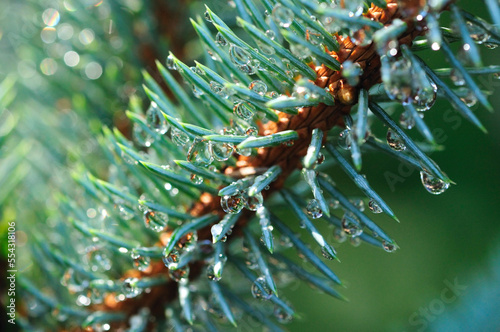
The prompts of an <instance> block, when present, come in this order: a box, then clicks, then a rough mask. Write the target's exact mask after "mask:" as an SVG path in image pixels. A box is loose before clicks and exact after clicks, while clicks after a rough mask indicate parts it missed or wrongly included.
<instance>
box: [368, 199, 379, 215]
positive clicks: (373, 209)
mask: <svg viewBox="0 0 500 332" xmlns="http://www.w3.org/2000/svg"><path fill="white" fill-rule="evenodd" d="M368 207H369V208H370V211H371V212H373V213H382V208H381V207H380V206H379V205H378V204H377V202H375V201H374V200H373V198H372V199H370V202H368Z"/></svg>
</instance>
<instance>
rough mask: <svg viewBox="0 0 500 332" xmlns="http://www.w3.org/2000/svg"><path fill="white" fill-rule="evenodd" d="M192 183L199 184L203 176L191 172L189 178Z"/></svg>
mask: <svg viewBox="0 0 500 332" xmlns="http://www.w3.org/2000/svg"><path fill="white" fill-rule="evenodd" d="M189 179H190V180H191V182H192V183H194V184H195V185H199V184H202V183H203V177H202V176H201V175H198V174H194V173H191V177H190V178H189Z"/></svg>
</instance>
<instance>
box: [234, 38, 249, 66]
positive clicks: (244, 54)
mask: <svg viewBox="0 0 500 332" xmlns="http://www.w3.org/2000/svg"><path fill="white" fill-rule="evenodd" d="M229 57H230V59H231V61H232V62H233V63H234V64H235V65H236V66H238V67H241V66H245V65H249V64H250V62H251V61H252V56H251V55H250V53H249V52H248V51H247V50H245V49H243V48H241V47H239V46H236V45H234V44H231V46H230V47H229Z"/></svg>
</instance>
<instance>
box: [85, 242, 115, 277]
mask: <svg viewBox="0 0 500 332" xmlns="http://www.w3.org/2000/svg"><path fill="white" fill-rule="evenodd" d="M87 255H88V261H89V264H90V268H91V270H92V271H94V272H97V271H108V270H110V269H111V260H110V259H109V257H108V255H106V253H104V252H102V250H99V248H96V247H90V248H89V249H88V253H87Z"/></svg>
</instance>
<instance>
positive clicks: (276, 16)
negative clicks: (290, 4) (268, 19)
mask: <svg viewBox="0 0 500 332" xmlns="http://www.w3.org/2000/svg"><path fill="white" fill-rule="evenodd" d="M271 15H272V18H273V20H274V21H275V22H276V23H278V24H279V25H280V26H282V27H283V28H288V27H290V25H291V24H292V22H293V19H294V17H295V15H294V13H293V11H292V10H291V9H290V8H287V7H285V6H282V5H281V4H277V5H276V6H274V9H273V12H272V14H271Z"/></svg>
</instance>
